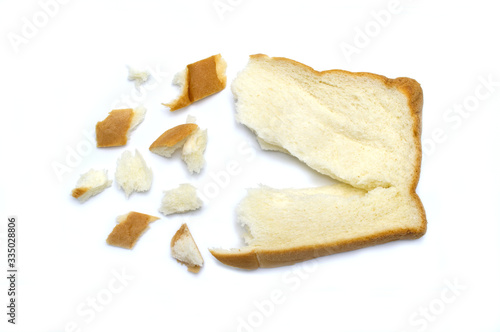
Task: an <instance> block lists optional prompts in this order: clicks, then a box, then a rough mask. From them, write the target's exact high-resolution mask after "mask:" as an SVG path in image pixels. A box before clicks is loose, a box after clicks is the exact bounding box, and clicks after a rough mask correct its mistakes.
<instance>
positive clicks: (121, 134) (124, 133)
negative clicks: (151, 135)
mask: <svg viewBox="0 0 500 332" xmlns="http://www.w3.org/2000/svg"><path fill="white" fill-rule="evenodd" d="M145 115H146V109H145V108H144V107H142V106H139V107H136V108H133V109H132V108H126V109H118V110H112V111H111V112H109V114H108V116H107V117H106V119H104V120H103V121H99V122H98V123H97V124H96V126H95V133H96V142H97V147H99V148H103V147H112V146H122V145H125V144H127V141H128V138H129V135H130V133H131V132H132V130H134V129H135V128H136V127H137V126H138V125H139V124H140V123H141V122H142V121H143V120H144V116H145Z"/></svg>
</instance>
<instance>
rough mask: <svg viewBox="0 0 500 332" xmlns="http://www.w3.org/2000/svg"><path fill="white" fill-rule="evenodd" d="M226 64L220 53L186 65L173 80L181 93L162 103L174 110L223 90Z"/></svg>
mask: <svg viewBox="0 0 500 332" xmlns="http://www.w3.org/2000/svg"><path fill="white" fill-rule="evenodd" d="M226 66H227V65H226V62H225V61H224V59H223V58H222V57H221V55H220V54H217V55H213V56H211V57H208V58H206V59H203V60H200V61H197V62H195V63H192V64H189V65H187V67H186V68H185V69H184V70H183V71H181V72H179V73H177V74H176V75H175V77H174V80H173V83H174V84H175V85H178V86H180V88H181V94H180V95H179V97H178V98H177V99H175V100H174V101H172V102H170V103H168V104H163V105H165V106H167V107H169V108H170V111H175V110H178V109H180V108H183V107H186V106H188V105H191V104H192V103H194V102H195V101H198V100H200V99H202V98H205V97H208V96H210V95H212V94H214V93H217V92H219V91H222V90H224V88H225V87H226Z"/></svg>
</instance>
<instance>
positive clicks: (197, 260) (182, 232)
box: [170, 224, 203, 273]
mask: <svg viewBox="0 0 500 332" xmlns="http://www.w3.org/2000/svg"><path fill="white" fill-rule="evenodd" d="M170 250H171V253H172V257H174V258H175V259H176V260H177V261H178V262H179V263H182V264H184V265H186V266H187V268H188V271H189V272H193V273H198V272H200V269H201V267H202V266H203V257H202V256H201V253H200V250H199V249H198V246H197V245H196V242H194V239H193V236H192V235H191V232H190V231H189V228H188V227H187V225H186V224H182V226H181V228H179V230H178V231H177V232H176V233H175V235H174V237H173V238H172V241H170Z"/></svg>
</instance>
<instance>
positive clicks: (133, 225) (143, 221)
mask: <svg viewBox="0 0 500 332" xmlns="http://www.w3.org/2000/svg"><path fill="white" fill-rule="evenodd" d="M158 219H160V218H158V217H154V216H150V215H148V214H143V213H139V212H134V211H132V212H129V213H127V214H124V215H121V216H118V218H116V222H117V223H118V225H116V226H115V227H114V228H113V230H112V231H111V233H110V234H109V235H108V238H107V239H106V242H107V243H108V244H109V245H112V246H115V247H121V248H125V249H132V248H133V247H134V246H135V243H136V242H137V240H138V239H139V238H140V237H141V235H142V234H143V233H144V232H145V231H146V229H148V228H149V223H151V222H153V221H155V220H158Z"/></svg>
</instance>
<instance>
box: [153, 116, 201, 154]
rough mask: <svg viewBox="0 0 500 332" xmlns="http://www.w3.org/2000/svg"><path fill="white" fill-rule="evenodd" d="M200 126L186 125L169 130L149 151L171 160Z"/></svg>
mask: <svg viewBox="0 0 500 332" xmlns="http://www.w3.org/2000/svg"><path fill="white" fill-rule="evenodd" d="M196 129H198V125H197V124H195V123H185V124H181V125H178V126H175V127H173V128H170V129H168V130H167V131H165V132H164V133H163V134H161V135H160V137H158V138H157V139H156V140H155V141H154V142H153V143H152V144H151V146H150V147H149V151H151V152H153V153H155V154H157V155H160V156H163V157H166V158H169V157H171V156H172V153H174V152H175V151H176V150H177V149H179V148H181V147H182V146H183V145H184V142H186V140H187V138H188V137H189V135H191V134H192V133H193V132H194V131H195V130H196Z"/></svg>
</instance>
